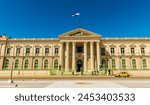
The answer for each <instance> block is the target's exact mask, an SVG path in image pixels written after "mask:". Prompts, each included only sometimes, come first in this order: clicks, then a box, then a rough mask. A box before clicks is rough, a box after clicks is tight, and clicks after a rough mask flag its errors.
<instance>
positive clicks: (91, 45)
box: [90, 42, 94, 71]
mask: <svg viewBox="0 0 150 105" xmlns="http://www.w3.org/2000/svg"><path fill="white" fill-rule="evenodd" d="M93 43H94V42H91V43H90V57H91V71H94V52H93Z"/></svg>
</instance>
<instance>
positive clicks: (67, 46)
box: [65, 42, 69, 71]
mask: <svg viewBox="0 0 150 105" xmlns="http://www.w3.org/2000/svg"><path fill="white" fill-rule="evenodd" d="M65 71H69V42H66V59H65Z"/></svg>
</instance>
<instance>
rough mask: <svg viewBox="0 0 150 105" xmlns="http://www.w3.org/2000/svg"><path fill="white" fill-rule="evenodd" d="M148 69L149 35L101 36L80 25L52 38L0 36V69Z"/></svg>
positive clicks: (67, 71)
mask: <svg viewBox="0 0 150 105" xmlns="http://www.w3.org/2000/svg"><path fill="white" fill-rule="evenodd" d="M149 68H150V38H102V36H101V35H99V34H96V33H94V32H90V31H88V30H85V29H82V28H77V29H75V30H72V31H70V32H67V33H64V34H61V35H59V37H58V38H55V39H54V38H45V39H44V38H34V39H32V38H21V39H20V38H9V37H7V36H5V35H2V36H1V37H0V71H9V70H11V69H13V70H14V71H19V72H21V71H24V72H26V71H34V70H35V71H49V72H51V74H52V73H53V74H57V73H60V74H62V75H65V74H76V73H81V74H83V75H84V74H92V73H93V72H94V71H99V72H100V73H101V74H108V73H110V74H111V71H116V70H123V71H147V70H149ZM108 71H109V72H108Z"/></svg>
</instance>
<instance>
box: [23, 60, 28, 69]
mask: <svg viewBox="0 0 150 105" xmlns="http://www.w3.org/2000/svg"><path fill="white" fill-rule="evenodd" d="M28 66H29V61H28V59H26V60H25V64H24V68H25V69H28Z"/></svg>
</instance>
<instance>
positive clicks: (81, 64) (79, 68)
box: [76, 60, 83, 72]
mask: <svg viewBox="0 0 150 105" xmlns="http://www.w3.org/2000/svg"><path fill="white" fill-rule="evenodd" d="M76 64H77V69H76V71H77V72H81V70H82V68H83V61H82V60H77V63H76Z"/></svg>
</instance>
